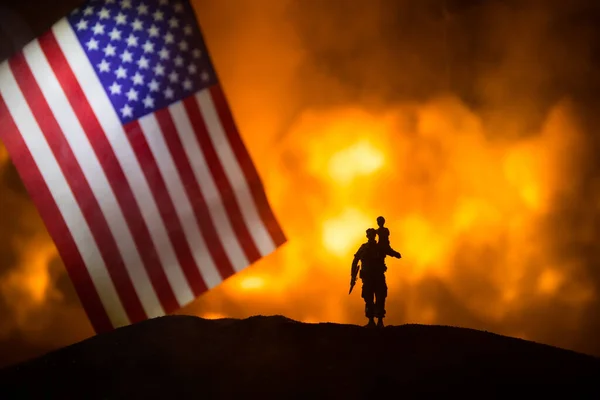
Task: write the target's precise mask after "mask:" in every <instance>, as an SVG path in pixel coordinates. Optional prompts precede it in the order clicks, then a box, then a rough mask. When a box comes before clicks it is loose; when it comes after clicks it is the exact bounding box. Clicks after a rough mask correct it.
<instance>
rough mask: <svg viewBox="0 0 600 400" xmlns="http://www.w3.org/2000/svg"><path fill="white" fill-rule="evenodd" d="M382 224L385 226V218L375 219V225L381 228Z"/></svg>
mask: <svg viewBox="0 0 600 400" xmlns="http://www.w3.org/2000/svg"><path fill="white" fill-rule="evenodd" d="M383 224H385V218H383V217H377V225H379V226H383Z"/></svg>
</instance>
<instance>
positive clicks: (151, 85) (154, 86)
mask: <svg viewBox="0 0 600 400" xmlns="http://www.w3.org/2000/svg"><path fill="white" fill-rule="evenodd" d="M159 88H160V85H159V84H158V82H157V81H156V79H152V80H151V81H150V83H148V89H150V91H151V92H158V89H159Z"/></svg>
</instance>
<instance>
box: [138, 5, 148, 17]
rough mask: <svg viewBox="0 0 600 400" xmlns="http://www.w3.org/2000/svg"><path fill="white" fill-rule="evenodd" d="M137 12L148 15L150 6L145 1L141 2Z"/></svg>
mask: <svg viewBox="0 0 600 400" xmlns="http://www.w3.org/2000/svg"><path fill="white" fill-rule="evenodd" d="M137 12H138V14H140V15H147V14H148V6H147V5H145V4H144V3H142V4H140V5H139V6H138V8H137Z"/></svg>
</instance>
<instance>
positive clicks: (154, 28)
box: [148, 24, 160, 37]
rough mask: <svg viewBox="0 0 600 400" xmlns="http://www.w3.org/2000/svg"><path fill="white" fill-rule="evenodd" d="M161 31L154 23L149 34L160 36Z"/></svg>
mask: <svg viewBox="0 0 600 400" xmlns="http://www.w3.org/2000/svg"><path fill="white" fill-rule="evenodd" d="M159 33H160V30H159V29H158V27H157V26H156V25H154V24H152V26H151V27H150V28H149V29H148V34H149V35H150V37H158V34H159Z"/></svg>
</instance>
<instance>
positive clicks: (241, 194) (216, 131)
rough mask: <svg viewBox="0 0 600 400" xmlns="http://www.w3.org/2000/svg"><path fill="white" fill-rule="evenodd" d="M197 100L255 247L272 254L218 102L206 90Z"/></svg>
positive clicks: (263, 253)
mask: <svg viewBox="0 0 600 400" xmlns="http://www.w3.org/2000/svg"><path fill="white" fill-rule="evenodd" d="M196 99H197V100H198V104H199V105H200V111H201V112H202V115H203V117H204V120H205V121H206V128H207V130H208V133H209V135H210V138H211V140H212V142H213V145H214V147H215V150H216V151H217V154H218V156H219V159H220V160H221V165H222V166H223V168H224V169H225V174H226V175H227V178H228V179H229V182H230V183H231V186H233V191H234V193H235V196H236V198H237V200H238V204H239V205H240V208H241V210H242V215H243V217H244V220H245V222H246V226H247V227H248V229H249V230H250V234H251V235H252V237H253V239H254V242H255V243H256V246H257V247H258V249H259V251H260V253H261V254H262V255H263V256H266V255H267V254H270V253H271V252H273V251H274V250H275V243H273V240H272V239H271V236H270V235H269V233H268V232H267V229H266V227H265V225H264V224H263V221H262V219H261V218H260V215H259V214H258V210H257V209H256V204H254V199H253V197H252V194H251V192H250V188H249V186H248V182H246V177H245V176H244V173H243V172H242V169H241V168H240V166H239V164H238V162H237V159H236V157H235V154H234V153H233V150H232V149H231V145H230V144H229V140H228V139H227V135H226V134H225V130H224V128H223V126H222V125H221V120H220V119H219V114H218V113H217V110H216V108H215V104H214V102H213V100H212V97H211V95H210V91H209V90H208V89H205V90H203V91H201V92H199V93H198V94H196Z"/></svg>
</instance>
